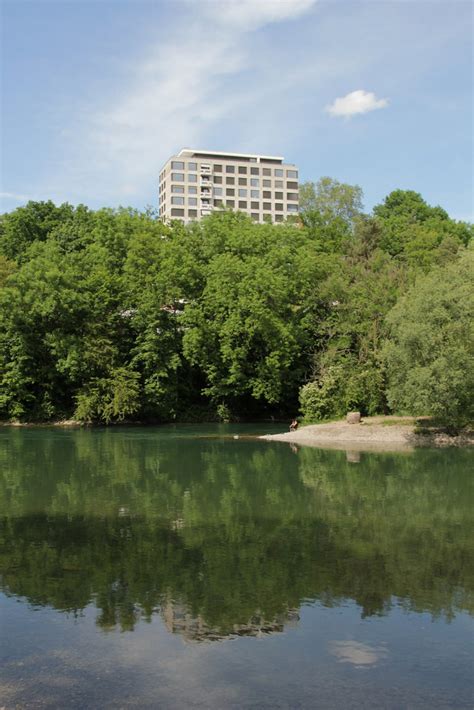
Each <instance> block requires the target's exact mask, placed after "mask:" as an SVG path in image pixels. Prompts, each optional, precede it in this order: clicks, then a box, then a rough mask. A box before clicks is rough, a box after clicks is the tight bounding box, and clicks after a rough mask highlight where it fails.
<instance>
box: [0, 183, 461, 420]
mask: <svg viewBox="0 0 474 710" xmlns="http://www.w3.org/2000/svg"><path fill="white" fill-rule="evenodd" d="M301 205H302V212H301V215H300V218H299V219H298V221H293V222H292V221H288V222H287V223H285V224H283V225H271V224H255V223H253V222H252V221H251V220H250V219H249V218H247V217H246V216H245V215H244V214H242V213H231V212H225V211H223V212H218V213H214V214H213V215H211V216H210V217H208V218H206V219H204V220H203V221H202V222H200V223H195V224H192V225H189V226H187V227H185V226H183V225H182V224H181V223H179V222H173V223H171V224H169V225H165V224H162V223H161V222H160V221H158V220H157V219H156V216H155V214H154V213H153V211H152V210H148V211H145V212H138V211H135V210H131V209H117V210H112V209H101V210H97V211H92V210H89V209H88V208H87V207H85V206H83V205H80V206H78V207H72V206H71V205H68V204H63V205H61V206H59V207H58V206H55V205H54V204H53V203H52V202H29V203H28V204H27V205H26V206H24V207H20V208H18V209H16V210H14V211H13V212H11V213H8V214H5V215H3V216H2V217H1V218H0V417H1V418H3V419H6V420H14V419H19V420H27V421H34V420H51V419H58V418H61V417H70V416H74V417H75V418H77V419H79V420H81V421H105V422H111V421H119V420H123V419H124V418H126V419H137V420H141V421H145V420H153V421H169V420H174V419H181V420H186V419H196V418H202V419H213V418H220V419H229V418H234V417H257V416H268V415H285V416H286V415H287V414H289V413H290V412H291V413H293V412H295V411H296V410H297V409H298V408H299V407H301V411H302V413H303V414H304V415H305V417H306V418H307V419H308V420H319V419H324V418H329V417H334V416H339V415H342V414H344V413H345V412H346V411H347V410H348V409H351V408H358V409H360V410H361V411H362V412H363V413H364V414H374V413H376V412H388V411H394V412H397V413H398V412H399V413H410V414H415V415H419V414H433V415H436V416H438V417H441V418H443V417H444V418H445V419H447V420H449V422H450V423H453V422H455V423H465V422H466V421H468V420H470V419H471V418H472V415H473V412H472V404H470V403H472V401H473V399H474V398H473V396H472V395H473V390H474V375H473V370H474V368H473V365H472V360H473V345H472V342H473V338H472V311H473V296H472V289H470V276H471V270H472V251H471V250H470V249H469V243H470V240H471V237H472V234H473V228H472V225H469V224H466V223H462V222H456V221H454V220H452V219H450V218H449V216H448V215H447V213H446V212H445V211H444V210H443V209H441V208H440V207H431V206H429V205H428V204H427V203H426V202H425V201H424V200H423V199H422V197H421V196H420V195H419V194H417V193H415V192H411V191H401V190H397V191H395V192H392V193H391V194H390V195H389V196H388V197H387V198H386V199H385V200H384V202H383V203H382V204H380V205H378V206H376V207H375V208H374V210H373V213H372V214H371V215H367V214H364V213H363V212H362V192H361V190H360V188H358V187H353V186H350V185H344V184H341V183H338V182H337V181H334V180H331V179H329V178H322V179H321V180H320V181H319V182H318V183H316V184H313V183H308V184H306V185H304V186H302V188H301ZM470 329H471V330H470ZM470 407H471V409H470Z"/></svg>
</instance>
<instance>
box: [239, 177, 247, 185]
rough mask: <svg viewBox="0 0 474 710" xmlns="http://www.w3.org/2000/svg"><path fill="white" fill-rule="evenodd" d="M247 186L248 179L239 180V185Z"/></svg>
mask: <svg viewBox="0 0 474 710" xmlns="http://www.w3.org/2000/svg"><path fill="white" fill-rule="evenodd" d="M246 184H247V178H239V185H246Z"/></svg>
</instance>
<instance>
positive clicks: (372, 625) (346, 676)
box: [0, 426, 474, 710]
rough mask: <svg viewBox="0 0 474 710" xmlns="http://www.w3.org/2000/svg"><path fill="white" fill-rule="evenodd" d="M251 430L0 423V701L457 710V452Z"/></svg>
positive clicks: (470, 604)
mask: <svg viewBox="0 0 474 710" xmlns="http://www.w3.org/2000/svg"><path fill="white" fill-rule="evenodd" d="M279 428H281V427H279ZM273 429H274V430H275V427H274V428H273ZM277 429H278V427H277ZM257 431H258V433H265V432H266V431H271V427H266V428H265V427H262V426H259V427H258V428H256V427H250V426H240V427H225V426H212V427H161V428H146V429H145V428H115V429H111V430H99V429H94V430H77V431H76V430H74V431H58V430H54V429H35V430H33V429H28V430H24V429H22V430H17V429H3V430H1V431H0V632H1V636H0V662H1V664H2V671H1V680H0V707H2V708H6V709H7V710H10V709H13V708H164V709H165V710H166V709H167V708H219V709H220V708H344V709H346V708H393V709H397V710H398V709H399V708H410V709H414V708H434V709H437V708H471V707H472V705H473V681H472V678H473V670H474V669H473V664H472V654H473V649H474V646H473V638H474V625H473V610H474V566H473V548H474V516H473V510H474V485H473V483H474V478H473V472H472V460H473V457H472V453H471V452H469V451H467V450H420V451H417V452H415V453H407V454H360V455H359V454H356V453H354V452H347V453H346V452H340V451H325V450H320V449H311V448H296V447H293V448H292V447H290V446H288V444H283V443H276V442H275V443H269V442H262V441H256V440H252V439H246V438H245V437H244V438H242V435H245V434H250V433H252V432H257ZM235 434H239V435H240V438H239V439H238V440H236V439H234V438H233V435H235Z"/></svg>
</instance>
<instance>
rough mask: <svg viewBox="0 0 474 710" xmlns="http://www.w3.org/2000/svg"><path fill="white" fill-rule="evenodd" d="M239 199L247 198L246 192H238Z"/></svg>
mask: <svg viewBox="0 0 474 710" xmlns="http://www.w3.org/2000/svg"><path fill="white" fill-rule="evenodd" d="M239 197H247V190H239Z"/></svg>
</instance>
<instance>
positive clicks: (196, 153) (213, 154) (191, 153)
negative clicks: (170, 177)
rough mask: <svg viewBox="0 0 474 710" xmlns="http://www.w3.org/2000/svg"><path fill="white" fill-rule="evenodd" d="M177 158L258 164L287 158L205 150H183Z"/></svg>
mask: <svg viewBox="0 0 474 710" xmlns="http://www.w3.org/2000/svg"><path fill="white" fill-rule="evenodd" d="M176 157H178V158H181V157H209V158H220V159H221V160H225V159H227V160H239V158H240V159H242V158H243V159H248V160H254V161H256V162H258V161H260V160H272V161H275V162H276V161H279V162H281V163H283V161H284V160H285V158H284V157H283V156H281V155H260V154H259V153H233V152H227V151H222V150H203V149H197V148H183V149H182V150H180V151H179V153H178V154H177V155H176Z"/></svg>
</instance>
